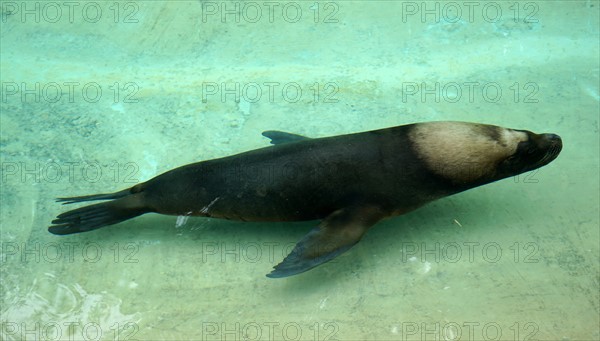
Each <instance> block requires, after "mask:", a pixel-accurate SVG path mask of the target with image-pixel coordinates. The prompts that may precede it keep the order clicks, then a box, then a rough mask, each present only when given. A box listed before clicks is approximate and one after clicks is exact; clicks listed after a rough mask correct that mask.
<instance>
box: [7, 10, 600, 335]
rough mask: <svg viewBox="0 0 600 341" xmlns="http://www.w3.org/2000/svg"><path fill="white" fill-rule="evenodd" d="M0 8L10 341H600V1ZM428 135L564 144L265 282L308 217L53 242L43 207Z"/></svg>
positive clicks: (148, 222)
mask: <svg viewBox="0 0 600 341" xmlns="http://www.w3.org/2000/svg"><path fill="white" fill-rule="evenodd" d="M1 6H2V7H1V9H2V22H1V25H2V26H1V33H0V38H1V45H0V49H1V83H2V94H1V96H2V100H1V103H0V108H1V120H0V123H1V127H0V132H1V140H0V147H1V153H0V156H1V160H0V161H1V165H2V168H1V171H2V174H1V186H2V187H1V193H0V200H1V214H0V226H1V233H0V237H1V245H2V248H1V250H0V251H1V253H0V256H1V263H0V275H1V285H0V288H1V293H0V298H1V300H0V309H1V321H0V322H1V329H0V337H1V339H2V340H4V339H6V340H22V339H27V340H38V339H48V340H59V339H60V340H96V339H103V340H104V339H106V340H117V339H118V340H132V339H138V340H146V339H154V340H183V339H194V340H336V339H337V340H367V339H368V340H444V339H449V340H486V339H487V340H536V339H539V340H598V339H600V332H599V328H600V326H599V313H600V303H599V294H598V293H599V289H600V288H599V267H600V266H599V249H600V247H599V244H600V235H599V234H600V233H599V225H600V223H599V191H600V188H599V172H598V170H599V133H598V117H599V112H600V107H599V98H600V97H599V96H600V95H599V82H600V65H599V63H600V62H599V43H598V42H599V29H600V28H599V8H600V4H599V2H598V1H544V2H541V1H537V2H531V1H521V2H472V3H470V4H468V5H465V3H463V2H426V3H423V2H393V1H343V2H342V1H340V2H335V1H332V2H313V1H307V2H305V1H300V2H281V3H278V2H266V3H263V2H200V1H172V2H166V1H132V2H72V3H70V4H65V3H60V2H59V3H46V2H34V1H28V2H8V1H2V3H1ZM236 13H237V14H236ZM432 120H462V121H474V122H482V123H489V124H497V125H501V126H506V127H511V128H519V129H528V130H532V131H535V132H552V133H556V134H559V135H560V136H561V137H562V138H563V142H564V148H563V151H562V153H561V155H560V156H559V157H558V159H557V160H555V161H554V162H553V163H551V164H550V165H548V166H546V167H544V168H542V169H540V170H539V171H537V172H535V173H528V174H524V175H521V176H519V177H516V178H509V179H505V180H502V181H500V182H497V183H494V184H491V185H488V186H484V187H481V188H477V189H474V190H471V191H468V192H465V193H462V194H459V195H456V196H454V197H449V198H445V199H442V200H440V201H437V202H434V203H432V204H430V205H428V206H426V207H424V208H422V209H419V210H417V211H414V212H412V213H410V214H407V215H404V216H400V217H397V218H393V219H389V220H386V221H384V222H381V223H379V224H378V225H377V227H376V228H374V229H373V230H371V231H370V232H369V233H368V234H367V235H366V236H365V238H364V239H363V240H362V241H361V242H360V243H359V244H358V245H357V246H356V247H354V248H353V249H352V250H351V251H349V252H347V253H346V254H344V255H343V256H341V257H339V258H338V259H335V260H334V261H332V262H330V263H328V264H326V265H323V266H321V267H319V268H316V269H314V270H311V271H310V272H307V273H305V274H302V275H298V276H294V277H290V278H285V279H269V278H267V277H265V274H266V273H268V272H269V271H270V270H271V268H272V266H274V265H275V264H277V263H279V262H280V261H281V260H282V259H283V257H284V256H285V254H286V253H287V252H288V251H289V250H290V248H291V247H292V246H293V245H294V244H295V243H296V242H297V241H298V240H299V239H300V238H301V237H302V236H303V235H304V234H306V233H307V232H308V231H309V230H310V229H312V228H313V227H314V225H315V223H314V222H308V223H286V224H283V223H269V224H265V223H239V222H231V221H225V220H215V219H205V218H189V219H188V220H185V219H182V218H179V219H178V218H177V217H169V216H159V215H152V214H150V215H145V216H143V217H140V218H136V219H134V220H130V221H127V222H125V223H122V224H119V225H115V226H112V227H109V228H104V229H100V230H97V231H94V232H90V233H83V234H78V235H70V236H64V237H59V236H55V235H51V234H50V233H48V232H47V231H46V229H47V227H48V226H49V224H50V221H51V220H52V219H53V218H54V217H55V216H56V215H57V214H59V213H61V212H63V211H64V210H65V207H63V206H61V205H59V204H58V203H55V202H54V200H53V199H54V198H55V197H59V196H72V195H84V194H91V193H98V192H111V191H115V190H120V189H122V188H126V187H129V186H131V185H132V184H134V183H136V182H139V181H145V180H147V179H149V178H151V177H153V176H154V175H156V174H159V173H161V172H163V171H166V170H169V169H172V168H174V167H177V166H180V165H184V164H187V163H191V162H194V161H198V160H206V159H211V158H216V157H220V156H226V155H231V154H234V153H237V152H241V151H246V150H250V149H254V148H259V147H263V146H266V145H267V144H268V141H267V140H266V139H265V138H264V137H262V136H261V132H262V131H264V130H270V129H277V130H284V131H290V132H294V133H299V134H304V135H307V136H312V137H320V136H329V135H337V134H343V133H350V132H358V131H364V130H369V129H376V128H383V127H389V126H395V125H400V124H406V123H413V122H419V121H432Z"/></svg>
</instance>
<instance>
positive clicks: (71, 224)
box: [48, 190, 152, 235]
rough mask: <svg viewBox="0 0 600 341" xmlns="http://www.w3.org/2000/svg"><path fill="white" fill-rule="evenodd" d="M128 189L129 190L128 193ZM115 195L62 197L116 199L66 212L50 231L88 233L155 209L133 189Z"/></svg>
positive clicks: (56, 232)
mask: <svg viewBox="0 0 600 341" xmlns="http://www.w3.org/2000/svg"><path fill="white" fill-rule="evenodd" d="M125 191H127V192H126V193H125ZM125 191H121V192H116V193H112V194H99V195H89V196H84V197H73V198H62V199H61V201H68V202H80V201H89V200H102V199H111V198H115V199H116V200H112V201H108V202H103V203H100V204H94V205H89V206H84V207H81V208H77V209H74V210H72V211H68V212H65V213H62V214H60V215H58V216H57V217H56V219H54V220H53V221H52V224H53V225H52V226H50V227H49V228H48V231H49V232H50V233H53V234H58V235H64V234H72V233H79V232H87V231H91V230H95V229H97V228H101V227H104V226H108V225H113V224H116V223H120V222H122V221H125V220H128V219H131V218H134V217H137V216H139V215H142V214H144V213H148V212H151V211H152V210H151V209H150V208H149V207H147V206H146V205H144V203H143V200H142V199H143V194H142V193H135V194H130V192H129V190H125Z"/></svg>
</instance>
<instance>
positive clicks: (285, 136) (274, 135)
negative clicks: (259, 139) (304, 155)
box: [262, 130, 310, 144]
mask: <svg viewBox="0 0 600 341" xmlns="http://www.w3.org/2000/svg"><path fill="white" fill-rule="evenodd" d="M262 135H263V136H264V137H268V138H270V139H271V144H282V143H289V142H296V141H302V140H308V139H310V137H306V136H302V135H298V134H292V133H286V132H284V131H279V130H267V131H263V133H262Z"/></svg>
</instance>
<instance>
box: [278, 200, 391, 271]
mask: <svg viewBox="0 0 600 341" xmlns="http://www.w3.org/2000/svg"><path fill="white" fill-rule="evenodd" d="M385 216H387V215H386V214H385V213H384V212H383V211H382V210H381V209H379V208H378V207H376V206H372V205H363V206H353V207H348V208H343V209H341V210H337V211H335V212H333V213H332V214H330V215H329V216H328V217H327V218H326V219H325V220H323V221H322V222H321V224H320V225H319V226H318V227H315V228H314V229H312V230H311V231H310V232H309V233H308V234H307V235H306V236H304V238H302V240H300V241H299V242H298V244H296V246H295V247H294V249H293V250H292V252H290V254H289V255H287V257H285V259H284V260H283V261H282V262H281V263H279V264H278V265H276V266H275V267H274V270H273V271H272V272H271V273H269V274H267V277H271V278H280V277H288V276H292V275H296V274H299V273H302V272H305V271H308V270H310V269H312V268H314V267H316V266H318V265H321V264H323V263H326V262H328V261H330V260H332V259H334V258H335V257H337V256H339V255H341V254H342V253H344V252H346V251H348V250H349V249H350V248H351V247H352V246H354V245H355V244H356V243H358V242H359V241H360V239H361V238H362V236H363V235H364V234H365V232H367V230H368V229H369V228H370V227H371V226H373V225H375V223H377V222H378V221H379V220H381V219H382V218H384V217H385Z"/></svg>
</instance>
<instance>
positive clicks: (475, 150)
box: [49, 122, 562, 277]
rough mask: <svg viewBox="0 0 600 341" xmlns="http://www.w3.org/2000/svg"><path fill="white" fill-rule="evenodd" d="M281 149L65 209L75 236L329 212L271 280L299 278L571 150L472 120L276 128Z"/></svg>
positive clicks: (548, 138) (185, 170) (550, 137)
mask: <svg viewBox="0 0 600 341" xmlns="http://www.w3.org/2000/svg"><path fill="white" fill-rule="evenodd" d="M263 135H264V136H266V137H269V138H271V143H272V144H274V146H269V147H265V148H261V149H256V150H251V151H248V152H244V153H241V154H237V155H233V156H228V157H223V158H219V159H213V160H208V161H203V162H198V163H194V164H190V165H186V166H182V167H179V168H176V169H173V170H171V171H168V172H166V173H163V174H161V175H159V176H157V177H155V178H153V179H150V180H148V181H146V182H143V183H140V184H137V185H135V186H133V187H131V188H128V189H125V190H122V191H119V192H115V193H110V194H96V195H88V196H81V197H69V198H58V199H57V201H61V202H64V203H65V204H69V203H76V202H83V201H90V200H110V201H107V202H104V203H99V204H95V205H90V206H85V207H82V208H78V209H75V210H72V211H69V212H66V213H62V214H60V215H59V216H58V217H57V218H56V219H55V220H53V221H52V224H53V225H52V226H50V228H49V231H50V232H51V233H54V234H60V235H63V234H70V233H77V232H85V231H91V230H94V229H97V228H100V227H103V226H107V225H112V224H116V223H119V222H122V221H124V220H127V219H131V218H133V217H136V216H139V215H141V214H144V213H148V212H155V213H161V214H169V215H193V216H205V217H215V218H224V219H232V220H242V221H302V220H315V219H322V221H321V223H320V224H319V225H318V226H317V227H316V228H314V229H313V230H312V231H310V232H309V233H308V234H307V235H306V236H305V237H304V238H303V239H302V240H300V242H298V244H297V245H296V246H295V248H294V250H293V251H292V252H291V253H290V254H289V255H288V256H287V257H286V258H285V259H284V260H283V261H282V262H281V263H280V264H278V265H277V266H275V267H274V270H273V271H272V272H271V273H270V274H268V275H267V276H268V277H286V276H291V275H295V274H298V273H301V272H304V271H307V270H309V269H312V268H314V267H315V266H317V265H320V264H322V263H325V262H327V261H329V260H331V259H333V258H335V257H337V256H338V255H340V254H341V253H343V252H345V251H347V250H348V249H350V248H351V247H352V246H353V245H354V244H356V243H357V242H358V241H359V240H360V239H361V237H362V236H363V235H364V234H365V232H366V231H367V230H368V229H369V228H370V227H371V226H373V225H374V224H375V223H377V222H378V221H380V220H381V219H384V218H387V217H391V216H395V215H399V214H403V213H406V212H408V211H411V210H414V209H416V208H418V207H420V206H422V205H424V204H426V203H429V202H431V201H433V200H436V199H439V198H442V197H446V196H449V195H452V194H455V193H459V192H462V191H464V190H467V189H470V188H473V187H477V186H481V185H484V184H487V183H490V182H493V181H497V180H500V179H503V178H506V177H510V176H513V175H517V174H520V173H523V172H527V171H530V170H533V169H536V168H539V167H542V166H544V165H546V164H548V163H550V162H551V161H552V160H554V159H555V158H556V157H557V156H558V154H559V153H560V151H561V149H562V140H561V138H560V137H559V136H558V135H555V134H539V135H538V134H534V133H532V132H530V131H526V130H515V129H508V128H502V127H498V126H492V125H484V124H476V123H466V122H426V123H416V124H409V125H403V126H397V127H392V128H387V129H380V130H373V131H367V132H362V133H356V134H349V135H340V136H332V137H324V138H315V139H311V138H307V137H304V136H301V135H295V134H289V133H284V132H279V131H266V132H264V133H263Z"/></svg>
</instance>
